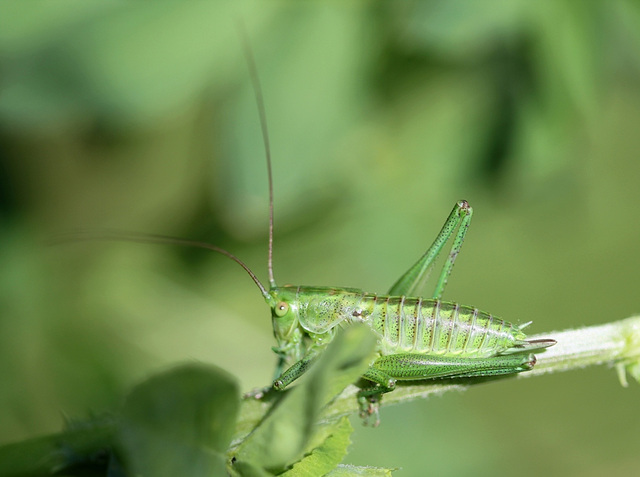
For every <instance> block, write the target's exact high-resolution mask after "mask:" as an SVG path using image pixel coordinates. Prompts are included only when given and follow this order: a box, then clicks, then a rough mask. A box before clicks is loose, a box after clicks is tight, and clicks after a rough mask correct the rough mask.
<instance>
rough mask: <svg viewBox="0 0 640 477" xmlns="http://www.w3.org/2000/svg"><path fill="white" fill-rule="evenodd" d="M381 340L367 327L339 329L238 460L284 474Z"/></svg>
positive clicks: (242, 449)
mask: <svg viewBox="0 0 640 477" xmlns="http://www.w3.org/2000/svg"><path fill="white" fill-rule="evenodd" d="M375 346H376V338H375V336H374V335H373V333H372V332H371V330H369V329H368V328H367V327H365V326H361V325H358V326H352V327H349V328H348V329H346V330H345V331H344V332H343V333H339V334H338V335H336V337H335V338H334V340H333V342H332V343H331V344H330V345H329V346H328V347H327V349H326V351H325V352H323V353H322V355H321V356H320V358H319V359H318V361H317V362H316V363H315V364H314V365H313V367H312V368H311V370H310V371H309V372H308V373H307V375H306V376H304V377H303V378H302V379H301V383H300V384H299V385H298V386H296V387H294V388H293V389H291V390H289V391H286V393H285V394H284V396H283V397H282V398H281V399H279V400H278V401H277V402H276V403H275V404H274V406H273V408H272V409H271V412H270V413H268V414H267V416H266V417H265V418H264V419H263V421H262V422H261V423H260V424H259V425H258V426H257V427H256V429H255V430H254V431H253V432H252V433H251V434H250V435H249V436H248V437H247V438H246V439H245V441H244V442H243V443H242V444H241V445H240V447H239V448H238V451H237V453H236V455H235V459H236V462H250V463H253V464H255V465H260V466H261V467H262V468H263V469H265V470H269V471H272V472H279V471H282V470H283V469H286V468H287V467H288V466H289V465H291V464H293V463H294V462H296V461H298V460H299V459H300V458H301V457H302V455H303V453H304V450H305V449H306V446H307V444H308V442H309V441H310V440H311V438H312V437H313V435H314V432H315V429H314V426H315V423H316V420H317V417H318V414H319V412H320V410H321V409H322V407H323V406H325V405H326V404H327V403H328V402H330V401H331V400H332V399H333V398H334V397H335V396H336V395H337V394H339V393H340V392H341V391H342V390H343V389H344V388H345V387H346V386H347V385H349V384H351V383H353V382H354V381H356V380H357V379H358V378H359V377H360V376H361V375H362V373H363V372H364V371H365V369H366V368H367V366H368V365H369V363H370V362H371V360H372V358H373V353H374V349H375Z"/></svg>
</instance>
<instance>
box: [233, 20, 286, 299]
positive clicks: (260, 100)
mask: <svg viewBox="0 0 640 477" xmlns="http://www.w3.org/2000/svg"><path fill="white" fill-rule="evenodd" d="M237 22H238V30H239V31H240V36H241V37H242V49H243V51H244V56H245V59H246V60H247V67H248V68H249V76H250V77H251V84H252V85H253V91H254V93H255V96H256V104H257V106H258V114H259V115H260V127H261V129H262V141H263V142H264V152H265V156H266V158H267V177H268V179H269V255H268V259H267V260H268V261H267V268H268V270H269V284H270V285H271V288H274V287H276V286H277V285H276V281H275V279H274V278H273V173H272V172H271V146H270V144H269V130H268V129H267V113H266V109H265V106H264V97H263V95H262V87H261V86H260V77H259V76H258V69H257V68H256V60H255V58H254V55H253V50H252V49H251V43H250V42H249V37H248V35H247V30H246V28H245V26H244V23H243V21H242V19H241V18H239V17H238V19H237Z"/></svg>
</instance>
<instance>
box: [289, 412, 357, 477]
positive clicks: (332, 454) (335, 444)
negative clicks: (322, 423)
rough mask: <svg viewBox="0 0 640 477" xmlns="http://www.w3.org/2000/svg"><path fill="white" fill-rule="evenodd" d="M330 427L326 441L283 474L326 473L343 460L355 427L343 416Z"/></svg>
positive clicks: (292, 475)
mask: <svg viewBox="0 0 640 477" xmlns="http://www.w3.org/2000/svg"><path fill="white" fill-rule="evenodd" d="M329 427H330V433H329V435H328V436H327V438H326V439H325V440H324V442H323V443H322V444H321V445H319V446H318V447H316V448H315V449H313V450H312V451H311V453H310V454H308V455H306V456H305V457H304V458H303V459H302V460H300V461H298V462H296V463H295V464H294V466H293V467H292V468H291V469H290V470H288V471H286V472H284V473H283V474H281V475H282V476H286V477H297V476H304V475H325V474H326V473H327V472H330V471H331V470H333V469H335V468H336V466H337V465H338V464H339V463H340V462H342V459H343V458H344V456H345V455H346V454H347V447H349V444H351V439H349V436H351V433H352V432H353V427H352V426H351V423H350V422H349V419H348V418H347V417H343V418H342V419H340V420H339V421H337V422H335V423H333V424H332V425H331V426H329Z"/></svg>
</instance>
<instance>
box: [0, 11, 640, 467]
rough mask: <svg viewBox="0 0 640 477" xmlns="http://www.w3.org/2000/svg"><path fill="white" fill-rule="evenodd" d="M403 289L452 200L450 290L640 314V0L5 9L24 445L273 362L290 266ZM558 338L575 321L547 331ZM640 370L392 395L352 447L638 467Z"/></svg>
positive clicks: (1, 311) (469, 458)
mask: <svg viewBox="0 0 640 477" xmlns="http://www.w3.org/2000/svg"><path fill="white" fill-rule="evenodd" d="M238 15H239V16H241V17H242V18H243V22H244V24H245V29H246V31H247V34H248V36H249V37H250V42H251V45H252V48H253V50H254V53H255V56H256V63H257V68H258V71H259V75H260V78H261V82H262V87H263V89H264V94H265V102H266V108H267V116H268V120H269V128H270V137H271V142H272V150H273V156H274V167H273V169H274V187H275V197H276V199H275V212H276V222H275V229H276V234H275V276H276V280H278V282H279V283H280V284H285V283H295V284H307V285H335V286H351V287H358V288H363V289H365V290H367V291H371V292H379V293H384V292H385V291H386V290H387V289H388V288H389V287H390V286H391V284H392V283H393V282H394V281H395V280H396V279H397V278H398V277H399V276H400V274H402V273H403V272H404V271H405V270H406V269H407V268H408V267H409V266H410V265H411V264H412V263H413V262H414V261H415V260H416V259H417V257H418V256H420V255H421V254H422V253H423V251H424V250H425V249H426V247H427V246H428V245H429V244H430V243H431V240H432V239H433V238H434V236H435V234H436V232H437V231H438V230H439V228H440V226H441V225H442V222H443V221H444V219H445V217H446V216H447V214H448V213H449V211H450V209H451V207H452V206H453V204H454V202H455V201H456V200H458V199H461V198H465V199H467V200H469V202H470V203H471V204H472V205H473V206H474V209H475V216H474V222H473V225H472V227H471V229H470V232H469V234H468V235H467V241H466V243H465V247H464V248H463V253H462V255H461V257H460V260H459V261H458V263H457V264H456V269H455V271H454V273H453V275H452V277H451V279H450V281H449V286H448V288H447V291H446V293H445V298H446V299H449V300H454V301H458V302H461V303H464V304H470V305H474V306H477V307H479V308H481V309H483V310H487V311H490V312H492V313H494V314H497V315H499V316H502V317H504V318H505V319H508V320H509V321H514V322H518V323H523V322H527V321H530V320H533V322H534V323H533V325H532V326H531V327H530V328H529V332H530V333H540V332H545V331H548V332H551V331H552V330H559V329H564V328H571V327H579V326H583V325H593V324H599V323H604V322H608V321H614V320H618V319H622V318H626V317H628V316H631V315H632V314H634V313H637V312H638V311H639V310H640V304H639V300H638V292H637V289H636V286H637V285H638V279H639V278H640V269H639V265H640V250H639V249H638V243H640V220H639V219H640V210H639V208H638V200H639V199H640V191H639V188H638V183H637V182H636V180H637V179H638V178H639V177H640V162H639V161H638V151H640V134H639V133H638V131H639V125H640V7H639V6H638V4H637V2H633V1H624V0H609V1H604V0H603V1H589V2H578V1H570V0H555V1H552V0H549V1H539V2H528V1H526V0H514V1H510V2H503V1H497V0H495V1H489V0H486V1H422V2H415V1H413V2H412V1H408V2H406V1H402V2H352V3H350V4H348V5H338V4H337V3H334V2H329V3H323V2H304V3H303V4H301V5H297V4H294V2H260V3H239V2H196V3H191V2H178V1H172V2H168V1H165V2H153V3H152V2H144V3H136V4H129V5H123V4H121V3H107V2H104V3H100V2H81V1H57V2H41V3H35V2H29V4H28V5H25V4H24V3H21V2H4V3H2V4H0V78H2V79H1V80H0V85H1V91H0V127H1V131H0V154H1V156H0V161H1V162H0V165H1V175H0V423H1V424H0V442H2V443H4V442H10V441H14V440H17V439H22V438H26V437H29V436H34V435H38V434H41V433H46V432H53V431H56V430H59V429H60V428H61V425H62V421H63V416H64V415H68V416H74V417H81V416H86V415H88V414H89V413H90V412H100V411H103V410H108V409H115V408H117V406H118V405H119V403H120V399H121V397H122V395H123V393H124V392H125V390H126V389H127V388H128V387H129V386H131V385H132V384H133V383H136V382H138V381H139V380H140V379H142V378H144V377H146V376H148V375H149V374H150V373H152V372H156V371H158V370H160V369H164V368H166V367H168V366H170V365H171V364H173V363H177V362H179V361H185V360H194V359H195V360H200V361H204V362H207V363H214V364H216V365H219V366H221V367H223V368H225V369H227V370H229V371H231V372H233V373H234V374H236V375H237V376H238V378H239V379H240V380H241V383H242V388H243V389H245V390H249V389H251V388H254V387H258V386H262V385H265V384H267V383H268V382H270V379H271V373H272V372H273V366H274V364H275V359H274V358H275V356H274V354H273V353H272V351H271V349H270V347H271V346H272V345H273V344H274V341H273V337H272V332H271V324H270V317H269V312H268V309H267V307H266V305H265V304H264V302H263V300H262V297H261V296H260V294H259V292H258V291H257V289H256V287H255V286H254V285H253V284H252V282H251V280H250V279H249V278H248V277H247V276H246V275H245V274H244V273H243V271H242V270H241V269H240V268H239V267H238V266H237V265H235V264H234V263H233V262H231V261H230V260H228V259H226V258H224V257H222V256H218V255H216V254H211V253H207V252H204V251H201V250H197V249H180V248H177V247H170V246H156V245H139V244H131V243H106V242H92V243H89V242H82V243H72V244H64V245H57V246H48V245H46V242H47V240H48V239H50V238H51V237H52V236H55V235H56V234H59V233H64V232H68V231H73V230H77V229H92V230H97V229H119V230H131V231H139V232H148V233H163V234H170V235H174V236H179V237H183V238H190V239H197V240H204V241H208V242H211V243H215V244H217V245H219V246H222V247H225V248H227V249H229V250H230V251H232V252H233V253H234V254H237V255H238V256H239V257H241V258H242V259H243V260H244V261H246V262H247V263H248V264H249V266H251V267H252V268H253V269H254V270H255V271H256V273H258V275H259V276H260V277H261V278H262V279H263V280H264V281H266V241H267V235H266V231H267V182H266V168H265V164H264V151H263V147H262V138H261V136H260V125H259V120H258V114H257V110H256V103H255V98H254V92H253V90H252V88H251V84H250V81H249V75H248V71H247V65H246V62H245V60H244V57H243V53H242V47H241V41H240V37H239V34H238V31H237V29H236V25H235V19H236V16H238ZM549 336H552V333H549ZM639 398H640V389H639V386H638V384H637V383H635V382H633V383H631V385H630V387H629V388H628V389H624V388H622V387H621V386H620V385H619V384H618V382H617V379H616V376H615V373H614V372H613V371H612V370H609V369H605V368H598V369H587V370H583V371H578V372H570V373H565V374H556V375H551V376H543V377H540V378H536V379H527V380H505V381H501V382H497V383H493V384H491V385H487V386H479V387H476V388H473V389H471V390H469V391H467V392H465V393H462V394H450V395H444V396H443V397H442V398H433V399H429V400H427V401H420V402H414V403H410V404H406V405H401V406H397V407H392V408H384V409H383V410H382V425H381V427H380V428H378V429H368V428H362V427H361V426H359V424H358V422H357V419H356V422H355V424H356V428H357V431H356V434H355V435H354V444H353V446H352V453H351V454H350V456H349V457H348V459H349V462H352V463H357V464H363V465H365V464H366V465H380V466H387V467H402V468H403V469H404V470H403V471H402V472H398V475H399V476H400V475H404V476H419V475H426V474H432V475H440V476H459V475H476V476H484V475H487V476H488V475H504V474H516V473H517V474H518V475H521V476H534V475H541V474H544V475H581V476H589V475H603V474H605V473H606V474H607V475H635V473H636V472H637V468H638V466H639V465H640V455H639V454H638V442H640V429H639V428H638V422H640V421H639V419H640V409H639V407H638V403H639Z"/></svg>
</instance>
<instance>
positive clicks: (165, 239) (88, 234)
mask: <svg viewBox="0 0 640 477" xmlns="http://www.w3.org/2000/svg"><path fill="white" fill-rule="evenodd" d="M85 240H86V241H96V240H104V241H115V242H137V243H153V244H169V245H184V246H187V247H197V248H204V249H206V250H211V251H213V252H218V253H221V254H222V255H224V256H226V257H229V258H230V259H231V260H233V261H234V262H236V263H237V264H238V265H240V266H241V267H242V268H244V271H245V272H247V273H248V274H249V276H250V277H251V278H252V279H253V281H254V282H255V284H256V285H258V288H259V289H260V291H261V292H262V295H263V296H264V297H265V298H266V299H268V300H269V299H270V298H271V296H270V295H269V292H268V291H267V289H266V288H265V287H264V285H263V284H262V283H261V282H260V280H259V279H258V277H257V276H256V274H255V273H253V272H252V271H251V269H250V268H249V267H248V266H247V265H246V264H245V263H244V262H243V261H242V260H240V259H239V258H238V257H236V256H235V255H234V254H232V253H231V252H228V251H226V250H225V249H223V248H220V247H216V246H215V245H211V244H210V243H207V242H198V241H197V240H187V239H181V238H176V237H169V236H167V235H157V234H144V233H138V232H123V231H119V230H76V231H73V232H67V233H64V234H60V235H57V236H56V237H54V238H52V239H51V241H50V243H53V244H57V243H65V242H78V241H85Z"/></svg>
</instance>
